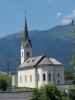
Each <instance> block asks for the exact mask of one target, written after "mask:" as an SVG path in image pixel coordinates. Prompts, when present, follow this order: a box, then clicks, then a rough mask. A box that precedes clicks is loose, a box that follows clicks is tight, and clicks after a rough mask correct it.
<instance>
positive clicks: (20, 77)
mask: <svg viewBox="0 0 75 100" xmlns="http://www.w3.org/2000/svg"><path fill="white" fill-rule="evenodd" d="M20 83H22V76H21V75H20Z"/></svg>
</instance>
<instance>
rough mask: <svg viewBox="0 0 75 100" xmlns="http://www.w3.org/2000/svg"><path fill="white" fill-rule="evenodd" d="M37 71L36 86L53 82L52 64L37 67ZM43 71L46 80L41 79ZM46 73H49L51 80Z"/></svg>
mask: <svg viewBox="0 0 75 100" xmlns="http://www.w3.org/2000/svg"><path fill="white" fill-rule="evenodd" d="M38 73H39V80H38V87H41V86H43V85H45V84H53V67H52V66H47V65H46V66H45V65H42V66H41V67H39V68H38ZM43 73H45V74H46V81H43ZM48 73H51V81H49V80H48Z"/></svg>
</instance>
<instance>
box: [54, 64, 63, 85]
mask: <svg viewBox="0 0 75 100" xmlns="http://www.w3.org/2000/svg"><path fill="white" fill-rule="evenodd" d="M58 73H59V74H60V76H59V78H58ZM54 79H55V84H58V83H57V80H58V79H59V80H60V83H59V84H64V66H54Z"/></svg>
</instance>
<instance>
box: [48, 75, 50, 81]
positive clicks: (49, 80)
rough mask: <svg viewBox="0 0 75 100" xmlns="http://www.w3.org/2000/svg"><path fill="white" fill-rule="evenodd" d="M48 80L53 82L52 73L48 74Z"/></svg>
mask: <svg viewBox="0 0 75 100" xmlns="http://www.w3.org/2000/svg"><path fill="white" fill-rule="evenodd" d="M48 80H49V81H51V73H48Z"/></svg>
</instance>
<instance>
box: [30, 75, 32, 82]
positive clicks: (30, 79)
mask: <svg viewBox="0 0 75 100" xmlns="http://www.w3.org/2000/svg"><path fill="white" fill-rule="evenodd" d="M30 82H32V75H31V74H30Z"/></svg>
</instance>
